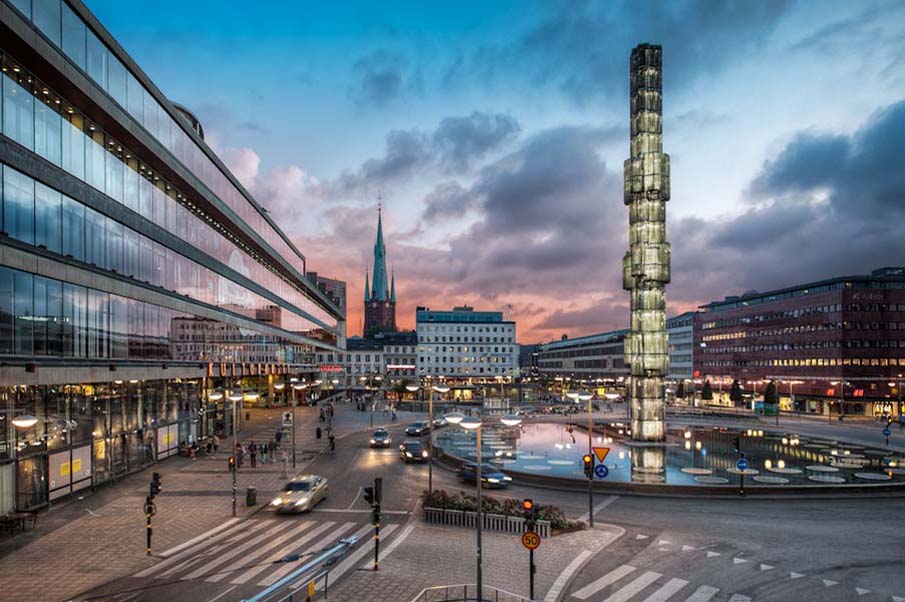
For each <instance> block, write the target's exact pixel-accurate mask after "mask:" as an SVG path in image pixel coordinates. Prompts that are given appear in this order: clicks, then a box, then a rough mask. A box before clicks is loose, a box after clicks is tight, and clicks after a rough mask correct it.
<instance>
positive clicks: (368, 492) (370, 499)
mask: <svg viewBox="0 0 905 602" xmlns="http://www.w3.org/2000/svg"><path fill="white" fill-rule="evenodd" d="M376 499H377V498H376V497H375V496H374V488H373V487H365V501H366V502H367V503H368V505H369V506H373V505H374V502H375V501H376Z"/></svg>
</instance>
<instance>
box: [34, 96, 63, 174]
mask: <svg viewBox="0 0 905 602" xmlns="http://www.w3.org/2000/svg"><path fill="white" fill-rule="evenodd" d="M45 98H46V97H45ZM62 127H63V124H62V119H61V118H60V114H59V113H57V112H56V111H55V110H54V109H53V107H52V106H50V105H48V104H47V103H46V102H44V101H36V102H35V152H36V153H38V154H39V155H41V156H42V157H44V158H45V159H47V160H48V161H50V162H51V163H53V164H54V165H57V166H59V165H60V159H61V157H60V154H61V152H62V146H63V141H62V136H63V134H62Z"/></svg>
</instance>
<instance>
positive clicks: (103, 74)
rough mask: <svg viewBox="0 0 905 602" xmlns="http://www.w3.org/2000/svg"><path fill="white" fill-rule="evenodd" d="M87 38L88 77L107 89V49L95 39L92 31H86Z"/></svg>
mask: <svg viewBox="0 0 905 602" xmlns="http://www.w3.org/2000/svg"><path fill="white" fill-rule="evenodd" d="M86 34H87V38H88V45H87V48H88V60H87V63H88V76H89V77H91V79H93V80H94V81H95V82H97V84H98V85H99V86H100V87H101V88H103V89H104V90H106V89H107V58H108V56H109V54H108V52H107V47H106V46H104V45H103V43H101V41H100V40H98V39H97V36H96V35H94V32H93V31H86Z"/></svg>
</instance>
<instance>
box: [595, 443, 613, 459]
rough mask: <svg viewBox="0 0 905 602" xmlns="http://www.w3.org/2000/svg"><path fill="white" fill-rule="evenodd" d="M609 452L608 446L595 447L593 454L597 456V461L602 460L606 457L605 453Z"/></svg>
mask: <svg viewBox="0 0 905 602" xmlns="http://www.w3.org/2000/svg"><path fill="white" fill-rule="evenodd" d="M608 453H610V448H609V447H595V448H594V455H595V456H597V461H598V462H603V461H604V460H605V459H606V455H607V454H608Z"/></svg>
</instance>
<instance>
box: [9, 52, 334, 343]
mask: <svg viewBox="0 0 905 602" xmlns="http://www.w3.org/2000/svg"><path fill="white" fill-rule="evenodd" d="M2 61H3V66H2V69H3V78H2V80H3V81H2V87H3V93H2V96H0V98H2V105H3V106H2V111H0V114H2V122H3V123H2V129H3V133H4V134H6V135H7V136H8V137H10V138H11V139H13V140H15V141H16V142H18V143H19V144H21V145H23V146H25V147H26V148H28V149H29V150H32V151H34V152H36V153H37V154H39V155H41V156H42V157H44V158H45V159H47V160H48V161H50V162H51V163H53V164H54V165H57V166H58V167H62V168H63V169H64V170H66V171H67V172H69V173H70V174H71V175H73V176H75V177H76V178H78V179H80V180H82V181H84V182H86V183H87V184H89V185H91V186H92V187H94V188H96V189H98V190H99V191H101V192H103V193H104V194H106V195H107V196H108V197H110V198H111V199H113V200H115V201H117V202H118V203H121V204H123V205H125V206H126V207H128V208H129V209H131V210H132V211H135V212H136V213H139V214H141V215H142V216H144V217H145V218H147V219H148V220H151V221H153V222H154V223H156V224H157V225H158V226H160V227H161V228H164V229H166V230H167V231H169V232H171V233H173V234H174V235H175V236H178V237H179V238H181V239H182V240H184V241H186V242H187V243H189V244H190V245H192V246H194V247H197V248H199V249H201V250H203V251H204V252H205V253H207V254H209V255H210V256H212V257H214V258H215V259H217V260H219V261H220V262H222V263H224V264H226V265H229V266H230V267H232V268H233V269H235V270H237V271H238V272H240V273H241V274H243V275H244V276H246V277H248V278H250V279H252V280H254V281H255V282H257V283H258V284H260V285H261V286H262V287H264V288H265V289H267V290H270V291H272V292H273V293H274V294H277V295H279V296H280V297H281V298H283V299H286V300H287V301H289V302H290V303H292V304H293V305H295V306H296V307H298V308H300V309H303V310H305V311H307V312H309V313H310V314H311V315H313V316H316V317H318V318H319V319H321V320H322V321H324V322H325V323H327V324H330V325H331V326H334V325H335V323H336V322H335V320H333V319H332V318H331V317H330V316H329V314H328V313H327V312H326V311H325V310H323V309H322V308H320V306H318V305H317V304H316V303H314V301H313V300H311V299H310V298H309V297H308V296H307V295H306V294H305V293H304V292H303V291H302V290H301V289H300V288H298V287H296V286H294V285H293V284H291V283H290V282H289V281H287V280H286V279H284V278H283V277H281V276H280V275H278V274H277V273H276V272H275V271H274V270H273V268H271V267H270V266H269V265H267V264H266V263H264V262H263V260H262V259H260V257H258V256H257V254H256V253H254V252H253V251H251V250H250V249H248V248H247V247H244V246H240V245H239V244H238V239H237V238H236V237H235V236H233V235H232V234H231V233H229V232H228V231H227V230H226V229H225V228H223V227H222V225H220V224H218V223H217V222H215V221H214V220H213V219H211V218H210V217H208V216H206V215H203V214H201V212H200V209H198V207H197V206H195V205H194V204H193V203H191V202H190V201H189V200H188V199H187V198H186V197H185V196H184V195H183V194H182V193H181V192H180V191H178V190H177V189H176V188H175V187H173V186H172V185H170V184H169V183H168V182H167V181H166V180H164V179H163V178H161V177H160V175H159V174H157V173H155V172H154V171H153V170H151V169H150V168H149V167H147V166H146V165H144V164H143V163H141V162H140V161H139V160H138V159H137V158H136V157H135V155H134V153H132V152H131V151H130V150H129V149H127V148H124V147H123V146H122V145H121V144H119V143H118V142H117V141H116V140H114V139H113V138H111V137H110V136H109V135H107V134H105V133H104V132H103V131H102V130H101V129H100V128H99V127H98V126H97V125H96V124H94V123H92V122H91V121H90V120H88V119H87V118H86V117H84V116H83V115H81V114H80V113H79V112H77V111H76V110H75V109H74V108H72V107H71V106H70V105H69V104H68V103H67V102H65V101H64V100H63V99H61V98H60V97H59V96H57V95H56V93H54V92H53V91H52V90H50V89H49V88H48V87H47V86H45V85H43V84H42V83H41V82H40V81H38V80H37V79H35V78H34V77H33V76H31V75H30V74H28V73H27V72H26V71H25V70H24V69H23V68H22V67H20V66H19V65H18V64H16V63H14V62H13V61H12V60H11V58H10V57H9V56H8V55H4V56H3V57H2ZM190 209H191V210H190ZM193 211H194V212H195V213H193ZM252 257H255V258H257V259H253V258H252ZM262 265H264V267H265V268H267V269H265V270H261V269H260V268H261V266H262Z"/></svg>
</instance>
